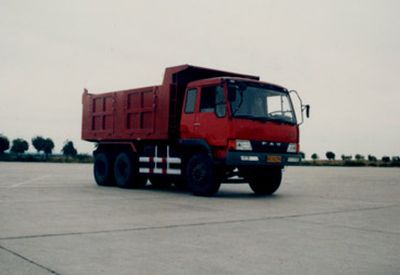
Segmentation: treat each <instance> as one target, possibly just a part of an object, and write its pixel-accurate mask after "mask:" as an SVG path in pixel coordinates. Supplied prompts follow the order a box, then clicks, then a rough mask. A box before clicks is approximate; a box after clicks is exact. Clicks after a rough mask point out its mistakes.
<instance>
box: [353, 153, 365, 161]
mask: <svg viewBox="0 0 400 275" xmlns="http://www.w3.org/2000/svg"><path fill="white" fill-rule="evenodd" d="M354 158H355V159H356V160H357V161H362V160H364V159H365V157H364V156H363V155H360V154H356V155H355V156H354Z"/></svg>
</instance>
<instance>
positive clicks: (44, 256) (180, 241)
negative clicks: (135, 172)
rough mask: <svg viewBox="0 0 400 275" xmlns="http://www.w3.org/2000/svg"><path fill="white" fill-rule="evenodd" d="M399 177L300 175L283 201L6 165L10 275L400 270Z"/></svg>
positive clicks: (4, 227) (360, 172) (1, 233)
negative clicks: (102, 181)
mask: <svg viewBox="0 0 400 275" xmlns="http://www.w3.org/2000/svg"><path fill="white" fill-rule="evenodd" d="M399 216H400V169H397V168H334V167H327V168H324V167H290V168H288V169H286V171H285V173H284V182H283V185H282V186H281V188H280V189H279V190H278V192H277V193H276V195H274V196H271V197H257V196H255V195H253V193H252V191H251V190H250V188H249V187H248V186H247V185H246V184H244V185H222V187H221V190H220V192H219V193H218V195H217V196H216V197H213V198H202V197H194V196H192V195H190V194H189V193H185V192H181V191H177V190H174V189H171V190H155V189H153V188H151V187H147V188H145V189H144V190H122V189H118V188H114V187H98V186H96V185H95V184H94V181H93V179H92V166H91V165H86V164H48V163H46V164H44V163H0V267H1V268H0V274H46V273H56V274H398V273H400V261H399V260H398V259H399V255H400V219H399Z"/></svg>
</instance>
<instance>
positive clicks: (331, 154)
mask: <svg viewBox="0 0 400 275" xmlns="http://www.w3.org/2000/svg"><path fill="white" fill-rule="evenodd" d="M325 156H326V158H327V159H329V160H334V159H335V156H336V155H335V153H333V152H331V151H328V152H326V154H325Z"/></svg>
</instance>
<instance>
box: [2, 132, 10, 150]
mask: <svg viewBox="0 0 400 275" xmlns="http://www.w3.org/2000/svg"><path fill="white" fill-rule="evenodd" d="M9 148H10V141H9V140H8V138H7V137H6V136H3V135H1V134H0V154H3V153H4V151H7V150H8V149H9Z"/></svg>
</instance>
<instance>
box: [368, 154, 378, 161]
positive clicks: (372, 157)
mask: <svg viewBox="0 0 400 275" xmlns="http://www.w3.org/2000/svg"><path fill="white" fill-rule="evenodd" d="M368 161H370V162H376V161H377V159H376V157H375V156H373V155H368Z"/></svg>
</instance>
